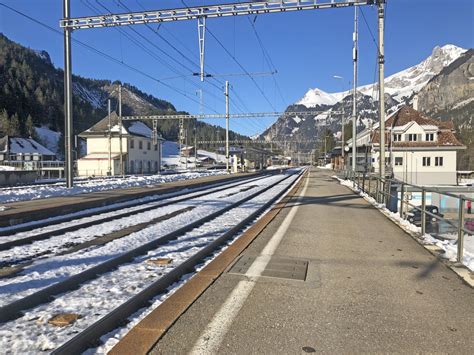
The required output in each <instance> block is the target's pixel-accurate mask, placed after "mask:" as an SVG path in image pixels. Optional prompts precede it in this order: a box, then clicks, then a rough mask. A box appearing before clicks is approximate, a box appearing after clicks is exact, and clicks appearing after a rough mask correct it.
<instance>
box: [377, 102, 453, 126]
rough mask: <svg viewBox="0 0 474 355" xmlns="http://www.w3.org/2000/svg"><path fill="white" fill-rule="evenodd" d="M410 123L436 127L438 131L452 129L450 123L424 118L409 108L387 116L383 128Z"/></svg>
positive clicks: (403, 107)
mask: <svg viewBox="0 0 474 355" xmlns="http://www.w3.org/2000/svg"><path fill="white" fill-rule="evenodd" d="M410 122H416V123H418V124H419V125H420V126H436V127H438V128H439V129H453V128H454V125H453V122H452V121H440V120H435V119H432V118H429V117H426V116H423V114H422V113H421V112H419V111H416V110H415V109H413V108H412V107H410V106H402V107H401V108H400V109H399V110H398V111H397V112H395V113H394V114H393V115H391V116H389V117H388V118H387V120H386V121H385V128H386V129H387V128H389V127H392V126H393V127H400V126H405V125H406V124H408V123H410Z"/></svg>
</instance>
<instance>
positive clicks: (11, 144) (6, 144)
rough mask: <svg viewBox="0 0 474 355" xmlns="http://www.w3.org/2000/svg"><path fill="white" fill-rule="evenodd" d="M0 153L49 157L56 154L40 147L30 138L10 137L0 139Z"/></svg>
mask: <svg viewBox="0 0 474 355" xmlns="http://www.w3.org/2000/svg"><path fill="white" fill-rule="evenodd" d="M0 152H2V153H7V152H8V153H9V154H38V155H50V156H55V155H56V154H55V153H53V152H52V151H50V150H49V149H48V148H46V147H45V146H43V145H41V144H40V143H38V142H37V141H35V140H34V139H32V138H21V137H10V136H5V137H2V138H0Z"/></svg>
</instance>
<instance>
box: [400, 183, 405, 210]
mask: <svg viewBox="0 0 474 355" xmlns="http://www.w3.org/2000/svg"><path fill="white" fill-rule="evenodd" d="M404 198H405V184H404V183H403V182H402V185H401V186H400V217H401V218H403V208H404V205H403V201H404Z"/></svg>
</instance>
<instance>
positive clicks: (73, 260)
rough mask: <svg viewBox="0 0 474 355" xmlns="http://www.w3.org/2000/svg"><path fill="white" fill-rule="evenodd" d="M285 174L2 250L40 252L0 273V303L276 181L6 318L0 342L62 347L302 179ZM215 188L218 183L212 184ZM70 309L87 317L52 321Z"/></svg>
mask: <svg viewBox="0 0 474 355" xmlns="http://www.w3.org/2000/svg"><path fill="white" fill-rule="evenodd" d="M283 177H284V174H279V175H272V176H269V177H265V178H253V179H249V180H248V181H246V182H245V183H241V184H237V183H235V184H232V186H229V188H227V189H225V190H222V191H218V189H217V188H210V189H209V193H206V194H205V195H203V196H197V194H196V193H194V194H195V195H196V196H197V197H193V193H190V196H189V197H190V198H189V199H187V200H185V201H179V202H177V203H173V204H171V205H168V206H164V207H161V208H157V209H153V210H150V211H147V212H143V213H138V214H135V215H133V216H131V217H127V218H121V219H119V220H116V221H114V222H105V223H102V224H98V225H96V226H94V227H93V228H89V229H87V228H86V229H80V230H78V231H76V232H71V233H67V234H65V235H62V236H60V237H53V238H51V239H49V240H43V241H39V242H35V243H33V244H31V245H28V246H21V247H17V248H13V249H11V250H10V251H9V252H4V253H1V254H0V262H8V261H9V260H12V259H15V258H21V257H24V256H30V257H31V256H34V255H33V254H34V253H35V251H36V252H37V253H38V255H39V257H34V258H33V260H31V262H29V263H28V264H27V265H25V268H24V270H23V271H22V272H21V273H20V274H18V275H16V276H13V277H10V278H3V279H0V290H1V293H2V298H1V300H0V305H6V304H9V303H11V302H13V301H15V300H18V299H20V298H22V297H24V296H26V295H31V294H34V293H35V292H37V291H38V290H41V289H44V288H45V287H47V286H48V285H52V284H56V283H58V282H61V281H64V280H66V279H68V278H69V277H71V276H73V275H77V274H78V273H80V272H82V271H85V270H87V269H90V268H91V267H92V266H95V265H98V264H100V263H103V262H105V261H107V260H110V259H112V258H114V257H116V256H117V255H121V254H122V253H124V252H127V251H129V250H131V249H133V248H136V247H137V246H141V245H144V244H146V243H148V242H150V241H152V240H156V239H158V238H160V237H162V236H164V235H166V234H168V233H170V232H172V231H174V230H176V229H177V228H179V227H183V226H185V225H188V224H190V223H192V222H193V221H196V220H198V219H200V218H202V217H204V216H209V215H210V214H212V213H214V212H217V211H221V210H222V209H224V208H226V207H227V206H229V205H230V204H232V203H235V202H237V201H241V200H242V199H243V198H246V197H249V196H251V195H253V194H255V193H256V192H258V191H263V189H265V188H267V187H270V186H272V185H274V184H276V185H274V186H273V187H271V188H270V189H268V190H267V191H265V192H262V193H261V194H259V195H257V196H256V197H253V198H252V199H251V200H249V201H247V202H245V203H243V204H241V205H239V206H238V207H236V208H233V209H232V210H230V211H228V212H225V213H223V214H221V215H220V216H219V217H217V218H216V219H214V220H213V221H211V222H207V223H205V224H203V225H201V226H200V227H198V228H194V229H192V230H190V231H189V232H187V233H185V234H184V235H182V236H180V237H178V238H177V239H175V240H173V241H170V242H167V243H166V244H164V245H163V246H160V247H158V248H156V249H153V250H150V251H149V252H148V253H147V254H145V255H142V256H139V257H136V258H135V259H134V260H133V261H131V262H129V263H126V264H123V265H121V266H120V267H119V268H118V269H116V270H114V271H111V272H108V273H105V274H103V275H100V276H98V277H96V278H95V279H93V280H90V281H88V282H85V283H83V284H82V285H81V286H80V287H79V288H78V289H77V290H74V291H70V292H66V293H64V294H61V295H59V296H56V297H55V299H54V300H53V301H52V302H51V303H48V304H43V305H41V306H38V307H35V308H34V309H31V310H28V311H27V312H26V313H25V315H24V316H23V317H20V318H18V319H16V320H14V321H11V322H7V323H4V324H1V325H0V348H1V349H4V350H6V349H8V352H10V353H22V354H23V353H38V352H41V351H50V350H52V349H54V348H56V347H58V346H59V345H61V344H62V343H64V342H65V341H67V340H68V339H70V338H72V337H73V336H74V335H76V334H77V333H78V332H80V331H82V330H83V329H85V328H86V327H88V326H90V325H91V324H92V323H94V322H95V321H97V320H99V319H100V318H102V317H103V316H105V315H106V314H108V313H109V312H110V311H111V310H113V309H114V308H115V307H117V306H118V305H120V304H122V303H123V302H125V301H127V300H128V299H129V298H130V297H132V296H133V295H135V294H136V293H138V292H139V291H141V290H143V289H144V288H145V287H147V286H148V285H150V284H151V283H152V282H153V281H155V280H156V279H157V278H159V277H161V276H163V275H166V274H167V273H168V272H170V271H171V270H172V269H173V268H175V267H176V266H178V265H180V264H181V263H182V262H184V261H185V260H187V259H188V258H189V257H190V256H192V255H194V254H195V253H196V252H197V251H199V250H201V249H202V248H204V247H205V246H206V245H208V244H209V243H211V242H212V241H214V240H215V239H217V238H218V237H219V236H221V235H222V234H223V233H225V232H226V231H227V230H229V229H230V228H232V227H233V226H234V225H236V224H237V223H238V222H239V221H241V220H243V219H244V218H245V217H247V216H249V215H250V214H252V213H253V212H254V211H256V210H257V209H258V208H260V207H262V206H263V205H265V203H266V202H267V201H269V200H270V199H271V198H272V197H273V196H276V195H277V194H278V193H280V192H282V191H283V190H285V189H287V188H288V186H290V185H292V184H294V183H295V182H296V180H297V176H296V175H293V176H291V177H290V178H289V179H287V180H285V181H283V180H282V179H283ZM213 190H215V191H214V192H213ZM171 199H172V198H171ZM172 213H177V214H176V215H174V216H173V217H171V218H167V219H164V220H160V221H159V222H156V223H153V224H151V225H149V226H147V227H145V228H143V229H141V230H140V231H138V232H132V233H131V234H129V235H126V236H125V237H122V238H119V239H115V240H112V241H110V242H108V243H106V244H104V245H99V246H93V247H88V248H86V249H82V250H80V251H77V252H70V253H65V254H60V253H58V252H60V251H61V249H64V248H67V246H66V245H65V244H67V242H69V243H83V242H85V241H88V240H91V239H93V238H97V237H98V236H101V235H104V234H108V233H111V232H113V231H116V230H119V229H123V228H126V227H127V226H132V225H137V224H140V223H143V222H146V221H154V220H156V219H157V218H160V217H163V216H166V215H170V214H172ZM28 233H30V232H28ZM33 233H34V232H33ZM45 251H49V253H45ZM158 257H167V258H171V259H172V263H170V264H167V265H158V264H153V263H149V260H150V259H155V258H158ZM208 261H209V259H208ZM189 277H190V275H187V276H185V277H184V279H182V280H181V282H179V283H176V284H175V285H173V286H172V287H171V288H170V289H169V292H168V293H167V295H160V296H157V298H156V299H155V300H154V303H153V307H152V308H154V307H157V306H158V305H159V304H160V303H161V302H162V301H163V300H164V299H165V298H166V297H168V296H169V295H170V294H172V293H173V292H174V291H175V290H176V289H177V287H179V286H180V285H181V284H182V283H183V282H184V281H185V280H186V279H187V278H189ZM111 300H113V302H111ZM150 311H151V309H150V308H149V309H143V310H141V311H139V312H137V313H136V314H135V315H134V316H132V319H131V323H130V324H129V325H127V326H126V327H125V328H120V329H117V330H116V331H114V332H111V333H110V334H108V335H106V336H104V337H103V338H102V340H103V341H104V343H105V345H103V346H101V347H100V348H98V349H94V350H91V351H89V353H105V352H106V351H108V350H110V349H111V347H112V346H113V345H115V344H116V343H117V342H118V340H119V339H120V338H121V337H123V336H124V335H125V333H126V332H127V331H128V329H129V328H130V327H131V326H133V325H134V324H135V323H137V322H138V321H139V320H140V319H142V318H143V317H144V316H146V314H148V313H149V312H150ZM64 312H68V313H77V314H80V316H81V318H80V319H78V320H77V321H76V322H75V323H74V324H72V325H70V326H67V327H55V326H53V325H51V324H49V323H48V320H49V319H50V318H51V317H53V316H54V315H56V314H59V313H64Z"/></svg>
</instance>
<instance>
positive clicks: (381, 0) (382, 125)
mask: <svg viewBox="0 0 474 355" xmlns="http://www.w3.org/2000/svg"><path fill="white" fill-rule="evenodd" d="M384 4H385V0H378V4H377V5H378V23H379V47H378V51H379V53H378V57H379V126H380V127H379V132H380V157H379V165H380V167H379V168H380V177H385V97H384V95H385V88H384V63H385V55H384V52H385V49H384V12H385V10H384V7H385V5H384Z"/></svg>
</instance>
